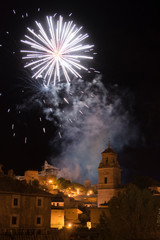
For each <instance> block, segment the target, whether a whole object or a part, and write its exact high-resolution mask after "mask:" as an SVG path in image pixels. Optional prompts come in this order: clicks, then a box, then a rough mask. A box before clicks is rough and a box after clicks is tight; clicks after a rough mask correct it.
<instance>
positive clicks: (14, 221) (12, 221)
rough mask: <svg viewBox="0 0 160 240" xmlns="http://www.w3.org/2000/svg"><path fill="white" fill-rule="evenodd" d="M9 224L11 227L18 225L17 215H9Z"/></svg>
mask: <svg viewBox="0 0 160 240" xmlns="http://www.w3.org/2000/svg"><path fill="white" fill-rule="evenodd" d="M10 226H11V227H18V226H19V216H18V215H16V214H14V215H11V217H10Z"/></svg>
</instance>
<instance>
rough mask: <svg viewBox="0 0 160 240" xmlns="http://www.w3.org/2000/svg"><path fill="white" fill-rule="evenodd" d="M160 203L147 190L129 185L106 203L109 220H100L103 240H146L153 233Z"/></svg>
mask: <svg viewBox="0 0 160 240" xmlns="http://www.w3.org/2000/svg"><path fill="white" fill-rule="evenodd" d="M159 207H160V200H159V199H157V198H156V197H155V196H153V195H152V194H151V192H150V191H149V190H146V189H145V190H140V189H139V188H137V187H136V186H135V185H129V186H127V188H126V189H125V190H124V191H123V192H120V193H119V195H118V196H117V197H114V198H112V199H111V201H110V202H109V213H110V217H106V216H105V215H104V214H103V215H101V218H100V225H99V230H100V236H101V239H103V240H134V239H147V238H148V239H149V238H151V236H152V235H153V233H156V230H157V216H158V209H159Z"/></svg>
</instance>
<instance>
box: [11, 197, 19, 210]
mask: <svg viewBox="0 0 160 240" xmlns="http://www.w3.org/2000/svg"><path fill="white" fill-rule="evenodd" d="M19 207H20V196H18V195H12V208H19Z"/></svg>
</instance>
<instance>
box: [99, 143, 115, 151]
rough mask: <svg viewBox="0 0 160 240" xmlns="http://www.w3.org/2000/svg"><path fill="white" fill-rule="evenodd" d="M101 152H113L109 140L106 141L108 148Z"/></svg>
mask: <svg viewBox="0 0 160 240" xmlns="http://www.w3.org/2000/svg"><path fill="white" fill-rule="evenodd" d="M102 153H115V152H114V150H113V149H112V148H111V147H110V141H108V148H106V149H105V150H104V151H103V152H102Z"/></svg>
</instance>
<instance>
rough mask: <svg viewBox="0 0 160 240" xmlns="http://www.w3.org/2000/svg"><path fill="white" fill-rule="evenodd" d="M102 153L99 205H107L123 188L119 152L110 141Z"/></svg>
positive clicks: (99, 175) (99, 173)
mask: <svg viewBox="0 0 160 240" xmlns="http://www.w3.org/2000/svg"><path fill="white" fill-rule="evenodd" d="M101 155H102V160H101V162H100V164H99V167H98V207H101V206H103V207H104V206H105V205H106V206H107V203H108V202H109V200H110V199H111V198H112V197H114V196H116V195H117V194H118V192H119V191H120V190H121V168H120V165H119V163H118V160H117V153H115V152H114V150H113V149H112V148H111V147H110V143H108V148H107V149H105V150H104V152H102V153H101Z"/></svg>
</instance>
